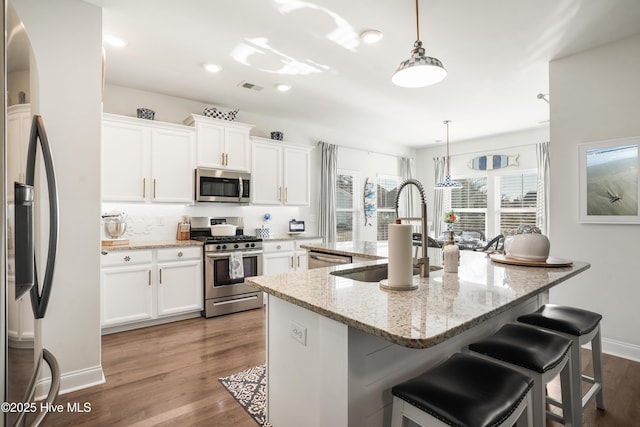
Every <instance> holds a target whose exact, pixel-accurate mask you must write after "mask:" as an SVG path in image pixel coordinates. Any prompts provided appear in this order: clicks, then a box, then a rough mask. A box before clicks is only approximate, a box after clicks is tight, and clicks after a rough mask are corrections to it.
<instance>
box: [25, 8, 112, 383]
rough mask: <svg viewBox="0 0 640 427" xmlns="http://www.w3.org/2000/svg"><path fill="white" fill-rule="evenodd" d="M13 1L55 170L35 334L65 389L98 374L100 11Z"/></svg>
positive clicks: (34, 107) (34, 100) (35, 105)
mask: <svg viewBox="0 0 640 427" xmlns="http://www.w3.org/2000/svg"><path fill="white" fill-rule="evenodd" d="M13 4H14V7H15V9H16V11H17V13H18V15H19V16H20V18H21V19H22V21H23V23H24V25H25V28H26V31H27V34H28V35H29V38H30V40H31V45H32V48H33V51H34V56H35V60H36V62H37V64H36V65H37V69H38V73H39V76H38V80H37V82H35V83H36V84H35V87H34V85H32V87H31V89H32V110H33V112H34V113H37V114H40V115H42V117H43V119H44V123H45V126H46V131H47V135H48V138H49V143H50V145H51V149H52V151H53V161H54V164H55V168H56V174H57V185H58V204H59V213H60V221H59V242H58V256H57V259H56V268H55V274H54V280H53V289H52V294H51V300H50V302H49V309H48V311H47V313H46V317H45V318H44V319H43V320H42V322H41V325H40V328H39V332H40V336H41V343H42V345H43V346H44V347H46V348H47V349H49V350H50V351H51V352H52V353H53V354H54V355H55V356H56V358H57V360H58V362H59V365H60V369H61V371H62V391H63V392H64V391H65V390H68V389H72V388H76V387H84V386H88V385H90V384H92V383H96V382H99V381H102V379H103V376H102V368H101V365H100V258H99V257H100V236H99V234H98V232H97V225H96V224H97V222H98V221H99V214H100V174H99V170H100V133H101V132H100V129H101V106H100V78H101V71H100V70H101V45H102V11H101V10H100V9H99V8H97V7H94V6H91V5H89V4H87V3H85V2H82V1H79V0H59V1H56V2H50V1H47V0H16V1H14V2H13ZM79 35H81V36H79ZM41 268H43V267H41ZM40 273H42V272H41V271H40Z"/></svg>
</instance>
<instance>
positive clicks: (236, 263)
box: [229, 252, 244, 279]
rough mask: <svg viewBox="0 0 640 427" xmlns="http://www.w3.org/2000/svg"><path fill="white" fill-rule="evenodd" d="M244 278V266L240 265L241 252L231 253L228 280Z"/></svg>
mask: <svg viewBox="0 0 640 427" xmlns="http://www.w3.org/2000/svg"><path fill="white" fill-rule="evenodd" d="M243 277H244V265H243V263H242V252H231V254H229V278H230V279H242V278H243Z"/></svg>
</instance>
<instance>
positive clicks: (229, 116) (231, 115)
mask: <svg viewBox="0 0 640 427" xmlns="http://www.w3.org/2000/svg"><path fill="white" fill-rule="evenodd" d="M238 111H239V110H233V111H229V112H227V113H225V112H222V111H220V110H218V109H217V108H216V107H207V108H205V109H204V111H203V112H202V114H204V115H205V116H207V117H212V118H214V119H220V120H228V121H230V122H232V121H234V120H235V119H236V115H237V114H238Z"/></svg>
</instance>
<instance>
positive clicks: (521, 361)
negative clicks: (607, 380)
mask: <svg viewBox="0 0 640 427" xmlns="http://www.w3.org/2000/svg"><path fill="white" fill-rule="evenodd" d="M571 344H572V342H571V340H569V339H567V338H564V337H562V336H560V335H558V334H555V333H553V332H547V331H544V330H542V329H538V328H534V327H531V326H526V325H522V324H515V323H509V324H506V325H504V326H503V327H502V328H500V329H499V330H498V331H497V332H496V333H495V334H493V335H491V336H489V337H487V338H484V339H482V340H480V341H477V342H474V343H473V344H470V345H469V350H471V351H474V352H476V353H479V354H481V355H483V356H484V357H488V358H491V359H492V360H497V361H499V362H500V363H504V364H505V365H506V366H508V367H510V368H513V369H516V370H518V371H520V372H522V373H523V374H525V375H527V376H530V377H532V378H533V381H534V385H533V391H532V400H533V425H534V426H536V427H544V426H545V425H546V419H547V410H546V407H545V403H546V389H545V386H546V384H547V383H549V382H550V381H551V380H553V379H554V378H555V377H556V376H557V375H558V374H560V381H561V386H562V416H563V417H562V418H559V417H558V418H559V421H561V422H563V423H565V424H567V425H575V424H573V423H572V420H573V406H572V404H571V403H572V400H571V399H572V397H573V394H572V392H571V387H572V379H571V372H572V371H571V358H570V353H569V350H570V349H571ZM549 416H550V417H552V418H553V416H552V415H551V414H550V415H549Z"/></svg>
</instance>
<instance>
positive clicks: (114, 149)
mask: <svg viewBox="0 0 640 427" xmlns="http://www.w3.org/2000/svg"><path fill="white" fill-rule="evenodd" d="M149 132H150V129H149V128H146V127H142V126H134V125H131V124H127V123H118V122H114V121H110V120H103V123H102V200H104V201H123V202H124V201H128V202H144V201H145V200H146V199H147V191H148V187H149V183H147V174H148V170H149V166H148V165H149V163H148V150H149V148H148V147H149Z"/></svg>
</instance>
